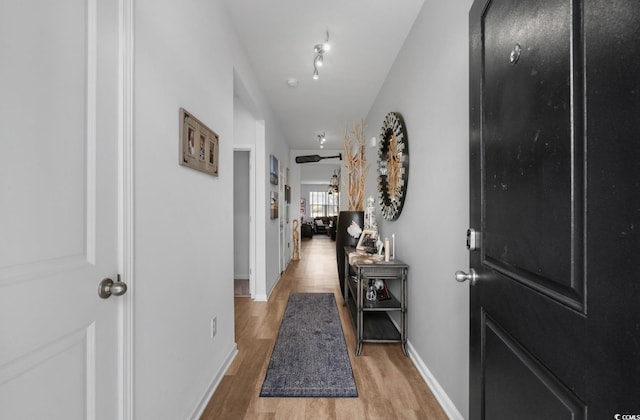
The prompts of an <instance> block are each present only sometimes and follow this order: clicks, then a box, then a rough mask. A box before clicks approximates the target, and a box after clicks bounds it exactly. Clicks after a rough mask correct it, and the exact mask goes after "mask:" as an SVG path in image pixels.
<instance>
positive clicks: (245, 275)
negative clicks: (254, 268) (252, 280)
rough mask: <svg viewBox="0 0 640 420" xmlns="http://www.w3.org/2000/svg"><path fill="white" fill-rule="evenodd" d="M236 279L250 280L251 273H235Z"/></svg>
mask: <svg viewBox="0 0 640 420" xmlns="http://www.w3.org/2000/svg"><path fill="white" fill-rule="evenodd" d="M233 279H234V280H249V274H234V275H233Z"/></svg>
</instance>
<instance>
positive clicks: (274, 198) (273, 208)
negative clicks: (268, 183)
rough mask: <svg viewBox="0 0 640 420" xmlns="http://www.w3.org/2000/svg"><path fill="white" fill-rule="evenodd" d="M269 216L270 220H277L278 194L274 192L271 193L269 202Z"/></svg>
mask: <svg viewBox="0 0 640 420" xmlns="http://www.w3.org/2000/svg"><path fill="white" fill-rule="evenodd" d="M269 209H270V211H269V214H271V218H272V219H277V218H278V193H277V192H276V191H271V200H270V202H269Z"/></svg>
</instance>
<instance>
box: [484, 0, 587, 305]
mask: <svg viewBox="0 0 640 420" xmlns="http://www.w3.org/2000/svg"><path fill="white" fill-rule="evenodd" d="M571 7H572V5H571V2H570V1H568V0H565V1H561V2H558V1H552V0H539V1H535V2H522V1H517V0H494V1H491V2H490V4H489V6H488V8H487V10H486V11H485V13H484V14H483V19H482V27H483V37H484V43H483V49H484V51H483V57H484V69H483V95H482V105H483V114H484V116H483V142H482V156H483V185H482V191H483V198H482V200H483V204H484V209H483V214H482V223H483V227H482V231H483V232H484V236H483V239H484V243H483V245H484V247H483V253H484V257H483V258H484V264H485V265H486V266H489V267H491V268H492V269H493V270H495V271H497V272H500V273H502V274H503V275H505V276H507V277H508V278H509V279H512V280H514V281H518V282H521V283H522V284H524V285H527V286H528V287H532V288H534V289H536V290H537V291H538V292H540V293H543V294H545V295H547V296H550V297H551V298H554V299H558V300H560V301H562V302H564V303H565V304H567V305H570V306H572V307H575V308H577V309H581V308H584V277H583V273H582V270H581V266H582V264H581V261H582V252H581V248H582V247H581V239H580V238H581V237H582V233H583V229H582V225H581V224H580V223H579V222H580V220H581V219H580V216H579V215H580V213H581V212H582V201H581V199H580V196H579V195H576V196H573V195H572V192H573V191H580V190H581V189H582V173H583V171H582V168H581V167H580V165H581V161H580V160H577V161H576V162H577V163H576V164H575V165H574V164H573V160H572V159H573V156H572V152H573V151H578V150H582V149H583V148H584V145H583V142H582V130H581V129H580V127H581V123H580V122H581V121H582V117H581V113H582V106H581V101H580V99H581V97H580V96H579V95H576V100H575V101H574V98H573V96H572V93H573V86H574V84H577V86H578V87H579V86H580V83H579V80H580V78H579V74H577V75H576V76H575V77H572V67H573V62H574V58H575V61H576V62H578V63H580V55H581V54H580V53H579V48H577V47H578V45H576V44H577V41H576V40H577V39H579V34H578V33H577V29H578V28H579V27H580V26H579V25H580V19H579V18H574V19H572V13H571V11H572V9H571ZM578 16H579V15H578ZM576 25H578V26H577V27H576ZM518 48H519V49H520V52H519V53H518V51H517V49H518ZM512 52H514V54H515V55H514V56H513V57H512V56H511V53H512ZM517 54H519V57H518V56H517ZM514 60H517V61H514ZM578 90H579V89H578ZM572 122H573V124H572ZM576 222H577V223H576ZM539 244H544V246H539Z"/></svg>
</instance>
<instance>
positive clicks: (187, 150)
mask: <svg viewBox="0 0 640 420" xmlns="http://www.w3.org/2000/svg"><path fill="white" fill-rule="evenodd" d="M179 121H180V127H179V132H180V140H179V145H180V149H179V157H178V163H179V164H180V165H182V166H187V167H189V168H192V169H195V170H196V171H200V172H204V173H206V174H209V175H213V176H218V146H219V138H218V135H217V134H216V133H215V132H214V131H213V130H211V129H210V128H209V127H207V126H206V125H205V124H204V123H202V122H201V121H200V120H198V119H197V118H196V117H194V116H193V115H191V114H190V113H189V112H188V111H187V110H185V109H184V108H180V112H179Z"/></svg>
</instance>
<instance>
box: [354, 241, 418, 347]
mask: <svg viewBox="0 0 640 420" xmlns="http://www.w3.org/2000/svg"><path fill="white" fill-rule="evenodd" d="M355 251H356V249H355V248H353V247H344V253H345V258H344V261H345V263H344V264H345V270H344V273H345V274H344V279H342V280H343V282H344V302H345V305H347V307H348V308H349V314H350V315H351V319H352V321H353V322H354V324H355V325H354V326H355V329H356V344H357V347H356V356H359V355H360V352H361V351H362V344H363V343H365V342H376V343H396V342H399V343H401V344H402V351H403V353H404V355H405V356H407V275H408V272H409V266H408V265H407V264H405V263H403V262H402V261H399V260H397V259H396V260H394V261H386V262H385V261H380V262H364V261H354V262H352V263H351V264H349V254H350V253H352V252H355ZM349 268H351V269H352V270H350V269H349ZM350 272H353V273H355V275H353V274H350ZM370 279H381V280H385V281H400V282H401V293H400V297H399V298H397V297H396V296H394V295H393V294H392V295H391V298H390V299H387V300H376V301H369V300H367V299H366V298H365V294H366V288H367V285H368V283H369V280H370ZM390 312H400V318H401V320H400V325H399V328H396V325H395V324H394V323H393V322H392V320H391V318H390V316H389V315H390Z"/></svg>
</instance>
